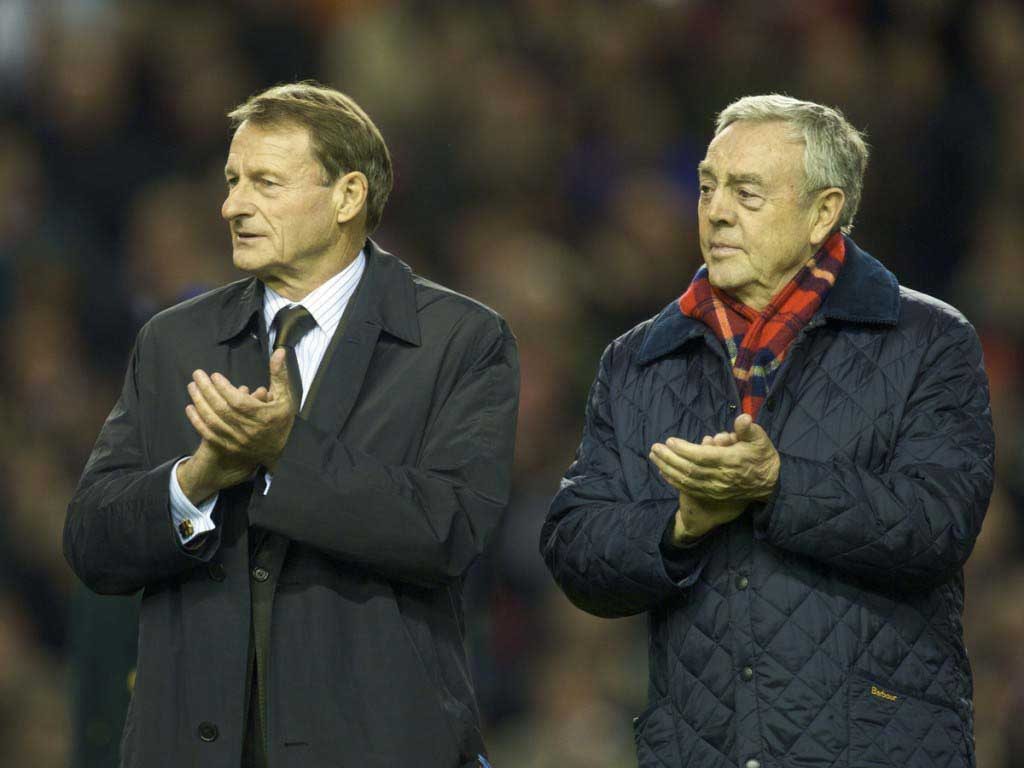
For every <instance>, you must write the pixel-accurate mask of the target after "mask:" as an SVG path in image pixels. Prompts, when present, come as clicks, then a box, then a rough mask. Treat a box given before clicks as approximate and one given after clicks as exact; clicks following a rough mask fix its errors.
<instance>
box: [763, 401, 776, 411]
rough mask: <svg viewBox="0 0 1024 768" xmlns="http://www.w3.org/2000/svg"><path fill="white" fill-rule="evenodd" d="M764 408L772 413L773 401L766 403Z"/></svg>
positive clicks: (773, 408)
mask: <svg viewBox="0 0 1024 768" xmlns="http://www.w3.org/2000/svg"><path fill="white" fill-rule="evenodd" d="M764 407H765V408H767V409H768V410H769V411H774V410H775V401H774V400H769V401H768V402H767V403H765V404H764Z"/></svg>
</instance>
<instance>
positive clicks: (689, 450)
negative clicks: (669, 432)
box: [658, 433, 733, 467]
mask: <svg viewBox="0 0 1024 768" xmlns="http://www.w3.org/2000/svg"><path fill="white" fill-rule="evenodd" d="M720 434H721V433H720ZM716 437H717V436H716ZM658 445H664V446H665V447H666V448H668V450H669V452H670V453H672V454H674V455H676V456H680V457H682V458H684V459H686V460H687V461H689V462H690V463H691V464H696V465H699V466H702V467H721V466H725V465H728V464H732V463H733V459H732V452H731V451H726V450H723V448H724V447H728V446H722V445H718V444H717V443H716V442H715V438H712V442H711V445H703V444H702V445H697V444H696V443H690V442H687V441H686V440H680V439H679V438H678V437H670V438H669V439H668V440H666V441H665V442H664V443H663V444H662V443H658Z"/></svg>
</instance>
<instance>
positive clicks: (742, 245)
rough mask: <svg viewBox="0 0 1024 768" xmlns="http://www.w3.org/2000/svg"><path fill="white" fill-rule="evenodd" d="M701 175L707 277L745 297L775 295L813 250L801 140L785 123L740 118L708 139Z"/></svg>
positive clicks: (702, 240) (702, 239)
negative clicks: (803, 194)
mask: <svg viewBox="0 0 1024 768" xmlns="http://www.w3.org/2000/svg"><path fill="white" fill-rule="evenodd" d="M698 178H699V181H700V200H699V202H698V204H697V217H698V220H699V225H700V249H701V254H702V255H703V257H704V261H705V263H706V264H707V266H708V279H709V280H710V281H711V284H712V285H714V286H717V287H718V288H721V289H722V290H724V291H726V292H728V293H729V294H730V295H732V296H735V297H736V298H738V299H740V300H741V301H744V302H745V303H748V304H752V305H755V304H756V303H757V302H751V301H750V299H751V297H752V296H764V295H767V296H768V298H770V297H771V296H772V295H774V294H775V293H776V292H777V291H778V289H780V288H781V287H782V286H783V285H784V284H785V283H786V282H787V281H788V280H789V278H790V277H791V276H792V275H793V274H794V273H795V271H796V270H798V269H799V266H800V265H801V264H803V263H804V262H805V261H806V260H807V259H808V258H810V256H812V255H813V252H814V249H813V247H812V246H811V243H810V232H811V228H812V216H811V209H810V206H807V205H805V204H804V202H803V201H802V199H801V185H802V184H803V181H804V145H803V143H802V142H797V141H794V140H793V139H792V138H790V137H789V135H788V127H787V126H786V124H785V123H781V122H770V123H756V122H748V121H739V122H736V123H733V124H732V125H730V126H729V127H728V128H726V129H725V130H724V131H722V132H721V133H720V134H719V135H718V136H716V137H715V139H714V140H713V141H712V142H711V144H710V146H708V152H707V157H705V159H704V160H703V161H702V162H701V164H700V165H699V166H698ZM761 303H766V302H761Z"/></svg>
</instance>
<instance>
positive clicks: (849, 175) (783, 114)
mask: <svg viewBox="0 0 1024 768" xmlns="http://www.w3.org/2000/svg"><path fill="white" fill-rule="evenodd" d="M740 120H750V121H754V122H759V123H767V122H776V121H780V122H784V123H789V124H790V125H791V127H792V129H793V133H792V138H793V139H794V141H802V142H803V143H804V176H805V179H804V189H803V196H804V199H805V200H807V201H810V199H811V197H812V196H813V195H814V193H815V192H817V191H819V190H822V189H825V188H827V187H838V188H839V189H841V190H843V193H844V194H845V195H846V203H845V204H844V205H843V210H842V212H841V213H840V214H839V227H840V229H842V231H843V232H845V233H847V234H849V233H850V231H851V230H852V229H853V218H854V216H856V215H857V208H858V206H859V205H860V194H861V190H862V189H863V187H864V171H865V170H866V169H867V167H868V145H867V142H865V140H864V139H865V134H863V133H861V132H860V131H858V130H857V129H856V128H854V127H853V126H852V125H850V123H849V122H847V120H846V118H845V117H844V116H843V113H842V112H840V111H839V110H838V109H833V108H832V107H826V106H823V105H822V104H815V103H814V102H812V101H800V100H799V99H794V98H791V97H789V96H783V95H781V94H778V93H771V94H766V95H763V96H744V97H743V98H742V99H738V100H737V101H734V102H733V103H732V104H730V105H729V106H727V107H726V108H725V109H723V110H722V111H721V112H720V113H719V115H718V120H717V122H716V123H715V136H718V134H720V133H721V132H722V131H724V130H725V129H726V128H728V127H729V126H730V125H732V124H733V123H735V122H738V121H740Z"/></svg>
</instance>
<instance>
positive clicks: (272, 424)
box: [186, 350, 298, 471]
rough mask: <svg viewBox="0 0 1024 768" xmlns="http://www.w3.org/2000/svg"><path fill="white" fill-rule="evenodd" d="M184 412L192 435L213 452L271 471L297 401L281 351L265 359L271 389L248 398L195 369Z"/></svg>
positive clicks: (225, 382)
mask: <svg viewBox="0 0 1024 768" xmlns="http://www.w3.org/2000/svg"><path fill="white" fill-rule="evenodd" d="M188 393H189V396H190V397H191V398H192V405H190V406H189V407H188V408H187V409H186V411H187V413H188V417H189V421H191V422H192V426H193V427H195V429H196V431H197V432H199V434H200V435H201V436H202V437H203V439H205V440H207V441H208V442H209V443H211V444H212V445H213V446H214V447H215V448H217V449H219V450H221V451H224V452H226V453H229V454H232V455H235V456H238V457H240V458H245V459H248V460H250V461H251V462H253V463H255V464H259V465H262V466H264V467H266V468H267V469H269V470H271V471H273V469H274V465H275V464H276V463H277V459H278V458H279V457H280V455H281V452H282V451H283V450H284V446H285V444H286V443H287V442H288V436H289V435H290V434H291V431H292V424H293V423H294V422H295V416H296V414H297V412H298V403H296V402H295V399H294V397H292V393H291V388H290V387H289V385H288V367H287V365H285V352H284V350H278V351H276V352H274V354H273V355H272V356H271V358H270V390H269V391H268V392H266V393H265V394H264V393H263V391H262V387H261V388H260V390H257V392H255V393H253V394H249V393H248V391H247V390H246V389H245V388H244V387H241V388H239V387H235V386H234V385H233V384H232V383H231V382H230V381H228V379H227V378H226V377H224V376H222V375H221V374H219V373H214V374H213V375H212V376H210V375H207V373H206V372H205V371H202V370H197V371H195V372H194V373H193V374H192V381H191V382H190V383H189V385H188Z"/></svg>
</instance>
